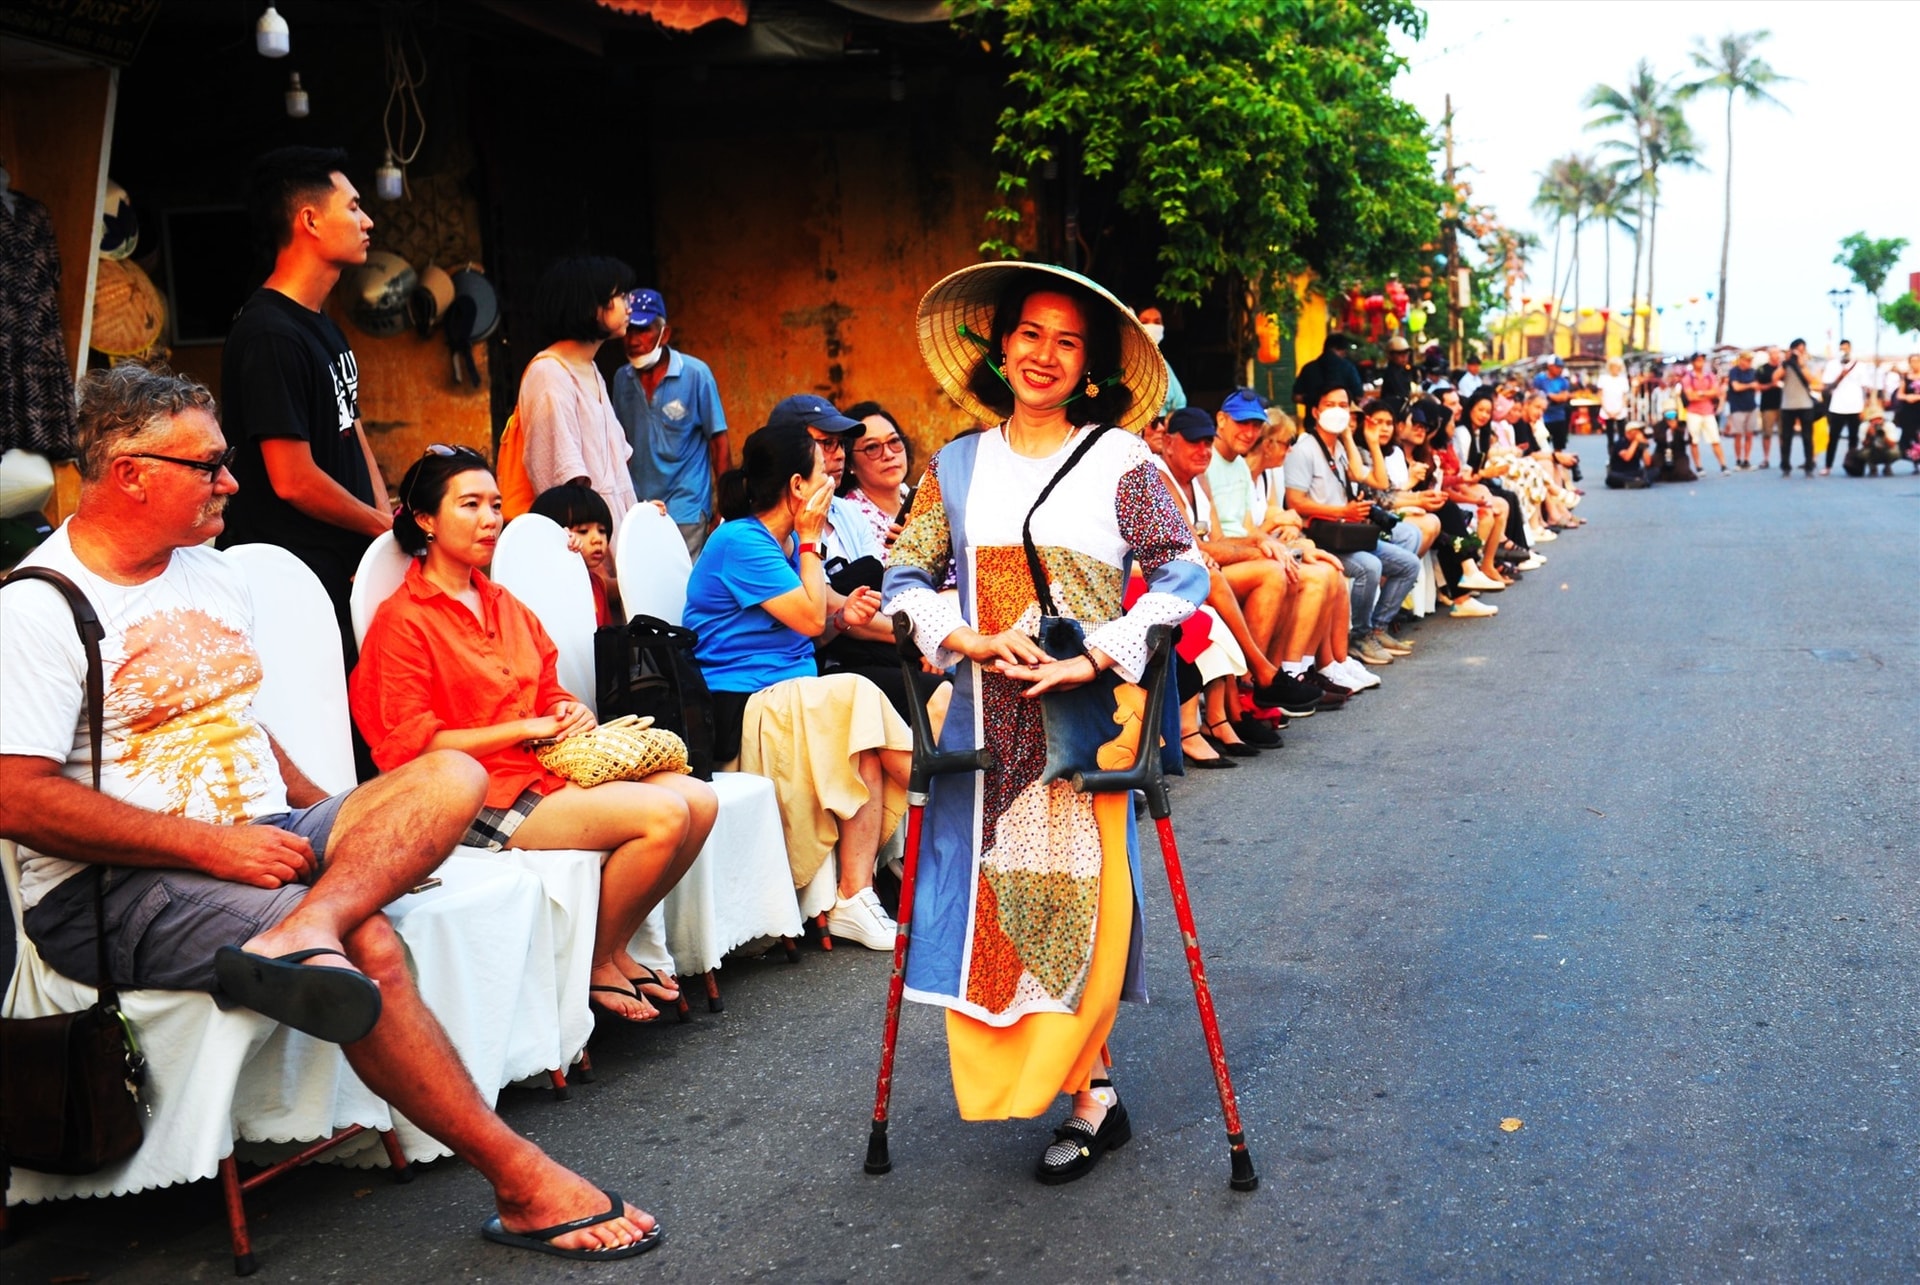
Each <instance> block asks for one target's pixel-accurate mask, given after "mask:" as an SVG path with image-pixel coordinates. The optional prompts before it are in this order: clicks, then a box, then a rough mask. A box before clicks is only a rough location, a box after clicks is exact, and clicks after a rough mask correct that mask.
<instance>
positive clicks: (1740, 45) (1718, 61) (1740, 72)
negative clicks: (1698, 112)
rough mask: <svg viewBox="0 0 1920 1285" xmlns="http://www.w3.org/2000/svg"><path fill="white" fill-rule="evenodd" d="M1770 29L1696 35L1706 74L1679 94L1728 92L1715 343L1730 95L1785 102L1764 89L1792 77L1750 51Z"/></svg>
mask: <svg viewBox="0 0 1920 1285" xmlns="http://www.w3.org/2000/svg"><path fill="white" fill-rule="evenodd" d="M1771 34H1772V33H1771V32H1767V31H1745V32H1737V33H1736V32H1732V31H1729V32H1728V33H1727V34H1726V35H1724V36H1722V37H1720V41H1719V43H1718V44H1717V45H1713V46H1709V45H1708V44H1707V42H1706V41H1705V40H1702V39H1701V38H1700V37H1698V36H1695V37H1694V40H1693V49H1692V51H1691V52H1689V53H1688V55H1687V56H1688V58H1690V59H1691V60H1692V62H1693V67H1694V70H1695V71H1699V72H1703V73H1705V74H1704V75H1702V76H1701V78H1700V79H1699V80H1695V81H1690V82H1688V83H1687V84H1685V85H1683V86H1681V88H1680V97H1681V98H1682V99H1690V98H1694V97H1697V96H1698V95H1700V94H1703V93H1706V92H1707V91H1708V90H1724V91H1725V92H1726V95H1727V160H1726V167H1725V168H1726V200H1725V210H1724V212H1723V215H1722V219H1723V222H1722V226H1721V230H1720V293H1719V295H1718V296H1716V298H1715V303H1716V305H1717V306H1718V315H1717V316H1716V317H1715V319H1714V325H1713V342H1714V343H1715V344H1718V343H1720V341H1721V340H1722V339H1724V338H1725V337H1726V331H1727V251H1728V248H1729V247H1730V246H1731V245H1732V243H1733V100H1734V99H1735V98H1736V97H1738V96H1739V95H1742V94H1744V95H1746V99H1747V102H1748V103H1769V104H1771V105H1773V106H1775V107H1782V108H1784V107H1785V106H1786V104H1785V103H1783V102H1781V101H1780V100H1779V99H1778V98H1775V97H1774V96H1773V95H1772V94H1771V93H1769V92H1768V90H1769V89H1771V88H1772V87H1773V86H1775V85H1780V84H1784V83H1786V82H1787V81H1788V80H1790V79H1792V78H1791V77H1789V76H1782V75H1781V74H1780V73H1779V72H1777V71H1775V70H1774V69H1773V68H1772V67H1770V66H1768V65H1767V60H1766V59H1764V58H1756V57H1755V56H1754V52H1753V51H1754V49H1755V48H1756V47H1758V45H1759V44H1760V42H1761V41H1763V40H1765V39H1767V38H1768V37H1769V36H1770V35H1771Z"/></svg>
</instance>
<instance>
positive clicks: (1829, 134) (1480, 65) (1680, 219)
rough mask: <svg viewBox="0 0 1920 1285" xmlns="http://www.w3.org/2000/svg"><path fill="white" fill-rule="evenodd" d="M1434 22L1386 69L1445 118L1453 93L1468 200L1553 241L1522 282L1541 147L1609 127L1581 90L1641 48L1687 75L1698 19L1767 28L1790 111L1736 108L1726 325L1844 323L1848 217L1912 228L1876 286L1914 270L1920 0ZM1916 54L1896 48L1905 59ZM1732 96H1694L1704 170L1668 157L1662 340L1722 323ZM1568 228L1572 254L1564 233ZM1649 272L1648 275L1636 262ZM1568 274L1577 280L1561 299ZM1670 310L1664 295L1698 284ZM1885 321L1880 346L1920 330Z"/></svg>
mask: <svg viewBox="0 0 1920 1285" xmlns="http://www.w3.org/2000/svg"><path fill="white" fill-rule="evenodd" d="M1424 7H1425V9H1426V11H1427V18H1428V23H1427V35H1426V38H1425V39H1424V40H1422V41H1420V42H1418V43H1417V44H1415V43H1413V42H1410V41H1406V40H1404V39H1402V40H1400V41H1398V42H1397V43H1398V44H1399V46H1400V48H1401V50H1402V52H1403V53H1404V54H1406V56H1407V58H1408V61H1409V63H1410V64H1411V65H1410V67H1409V69H1408V70H1407V72H1406V73H1404V74H1403V75H1402V76H1401V77H1400V78H1399V79H1398V80H1396V82H1395V89H1396V91H1397V92H1398V93H1399V94H1400V96H1401V97H1402V98H1405V99H1406V100H1407V101H1409V102H1411V103H1412V104H1413V105H1414V106H1415V107H1417V108H1419V109H1420V111H1421V112H1423V113H1424V114H1425V115H1426V117H1427V119H1428V120H1429V121H1432V122H1436V123H1437V122H1438V121H1439V120H1440V118H1441V116H1442V115H1443V114H1444V108H1443V105H1442V104H1443V100H1444V97H1445V95H1446V94H1448V93H1451V94H1452V95H1453V109H1454V157H1455V161H1456V163H1457V164H1471V165H1472V166H1473V167H1474V172H1473V173H1472V174H1470V175H1468V179H1469V181H1470V182H1471V183H1472V184H1473V188H1474V199H1475V200H1476V201H1481V202H1486V203H1489V204H1491V205H1492V206H1493V207H1494V209H1495V210H1496V211H1497V212H1498V213H1499V215H1500V217H1501V219H1502V220H1503V221H1505V222H1506V223H1507V224H1508V225H1509V226H1512V227H1516V228H1529V229H1531V230H1533V231H1534V232H1536V233H1537V234H1538V235H1539V236H1540V237H1541V240H1542V242H1543V246H1542V249H1541V250H1540V251H1539V252H1538V254H1537V256H1536V257H1535V258H1534V260H1533V261H1532V265H1531V272H1532V275H1533V283H1532V287H1531V291H1530V292H1531V293H1532V294H1533V295H1535V296H1536V297H1541V296H1544V295H1546V294H1547V293H1548V292H1549V287H1548V286H1547V284H1546V280H1547V276H1548V273H1549V269H1550V267H1551V257H1552V254H1553V229H1552V227H1551V226H1547V225H1545V221H1544V220H1543V219H1541V218H1540V217H1539V216H1537V215H1535V214H1534V213H1533V212H1532V210H1531V209H1530V208H1529V207H1530V205H1531V202H1532V199H1533V196H1534V193H1535V192H1536V191H1537V190H1538V188H1539V175H1540V172H1541V171H1542V170H1544V169H1545V168H1546V166H1547V163H1548V162H1549V161H1551V160H1553V159H1554V158H1555V157H1558V156H1563V155H1565V154H1567V153H1568V152H1570V151H1580V152H1592V151H1594V150H1596V146H1597V144H1598V143H1599V141H1600V139H1601V138H1602V137H1604V135H1603V134H1602V133H1600V132H1598V131H1595V132H1588V131H1587V130H1586V129H1585V128H1584V125H1585V123H1586V121H1587V120H1588V118H1589V117H1590V116H1591V115H1592V113H1591V112H1589V111H1588V110H1586V109H1585V108H1583V107H1582V106H1581V105H1580V104H1581V101H1582V99H1583V98H1584V97H1585V96H1586V93H1587V91H1588V90H1589V89H1590V88H1592V87H1593V85H1595V84H1596V83H1601V82H1604V83H1606V84H1609V85H1612V86H1614V87H1615V88H1622V87H1624V86H1625V85H1626V83H1627V80H1628V77H1629V73H1630V72H1631V70H1632V68H1633V64H1634V61H1635V59H1637V58H1640V57H1642V56H1645V57H1646V58H1648V59H1649V60H1650V61H1651V62H1652V63H1653V67H1654V71H1655V73H1656V74H1658V75H1662V76H1668V75H1674V74H1676V73H1680V74H1682V75H1683V78H1684V79H1692V78H1693V73H1692V65H1691V62H1690V60H1689V59H1688V57H1687V52H1688V50H1689V49H1690V48H1691V46H1692V44H1693V38H1694V37H1695V36H1701V37H1704V38H1706V39H1707V40H1709V41H1713V40H1717V38H1718V37H1719V36H1720V35H1722V34H1724V33H1726V32H1727V31H1730V30H1733V31H1752V30H1756V29H1765V30H1768V31H1771V32H1772V33H1773V35H1772V38H1771V39H1769V40H1766V41H1764V42H1762V44H1761V45H1760V48H1759V50H1758V52H1759V54H1760V56H1761V57H1764V58H1765V59H1766V60H1767V61H1768V62H1769V63H1771V64H1772V65H1773V68H1774V70H1775V71H1777V72H1780V73H1781V74H1783V75H1787V76H1792V77H1794V82H1793V83H1790V84H1786V85H1782V86H1780V87H1778V89H1777V90H1776V97H1778V98H1779V99H1780V100H1781V101H1782V102H1784V103H1785V104H1786V106H1787V110H1786V111H1781V110H1780V109H1778V108H1773V107H1769V106H1765V105H1761V106H1753V107H1749V106H1746V105H1745V104H1744V102H1739V103H1736V105H1735V107H1734V120H1733V129H1734V138H1733V143H1734V156H1735V165H1734V173H1733V247H1732V257H1731V260H1730V262H1729V265H1728V278H1727V296H1728V298H1727V342H1728V343H1735V344H1757V343H1765V342H1785V341H1787V340H1789V339H1792V338H1794V337H1795V336H1797V335H1803V336H1804V337H1805V338H1806V339H1807V341H1808V344H1809V346H1811V347H1812V348H1813V349H1814V350H1816V351H1819V350H1820V349H1821V348H1822V347H1823V346H1824V345H1825V344H1826V343H1827V342H1828V340H1829V338H1830V337H1831V332H1832V331H1833V330H1834V328H1835V324H1836V322H1835V314H1834V308H1833V304H1832V302H1831V301H1830V300H1829V299H1828V298H1827V291H1828V290H1829V289H1831V288H1833V287H1836V286H1844V285H1849V284H1851V278H1850V277H1849V276H1848V274H1847V271H1846V269H1844V268H1842V267H1840V266H1838V265H1837V264H1835V263H1834V262H1833V257H1834V255H1835V254H1837V253H1839V244H1838V242H1839V240H1840V238H1841V237H1843V236H1845V235H1847V234H1848V233H1851V232H1859V231H1864V232H1865V233H1866V234H1867V235H1868V236H1870V237H1895V236H1904V237H1906V238H1908V239H1909V240H1910V241H1913V242H1915V244H1914V245H1913V246H1909V247H1908V249H1907V250H1906V252H1905V254H1904V255H1903V257H1902V259H1901V262H1900V264H1899V266H1898V267H1897V268H1896V269H1895V270H1894V272H1893V274H1892V275H1891V276H1889V278H1888V280H1887V285H1886V287H1885V292H1884V293H1885V296H1886V297H1891V296H1892V295H1893V294H1894V293H1896V292H1897V291H1898V290H1900V289H1902V288H1904V287H1905V285H1906V282H1907V276H1908V274H1909V273H1911V272H1920V218H1916V217H1915V213H1914V212H1915V211H1916V209H1920V169H1917V168H1916V167H1915V165H1914V163H1913V156H1914V148H1915V143H1914V134H1913V126H1914V121H1915V112H1914V80H1913V73H1912V71H1911V59H1912V58H1913V56H1914V51H1915V50H1916V49H1917V48H1920V4H1916V3H1913V2H1912V0H1878V2H1870V3H1854V2H1852V0H1827V2H1826V3H1822V4H1804V3H1775V2H1773V0H1742V2H1740V3H1728V2H1724V0H1722V2H1716V0H1658V2H1657V3H1648V2H1645V0H1526V2H1524V3H1514V2H1512V0H1426V3H1425V6H1424ZM1903 64H1905V65H1903ZM1725 108H1726V97H1725V95H1713V94H1709V95H1706V96H1703V97H1701V98H1699V99H1696V100H1695V101H1694V103H1693V104H1692V105H1691V106H1690V107H1689V109H1688V119H1689V121H1690V122H1691V123H1692V125H1693V129H1694V133H1695V135H1696V136H1697V137H1698V138H1699V141H1700V144H1701V162H1702V164H1703V165H1704V166H1705V169H1704V170H1703V171H1702V172H1698V173H1681V172H1674V171H1664V170H1663V171H1662V177H1661V190H1662V201H1661V210H1660V224H1659V242H1660V244H1659V263H1658V265H1657V270H1656V273H1655V281H1654V287H1655V291H1656V297H1655V299H1654V300H1653V302H1655V303H1657V304H1662V305H1665V306H1666V309H1667V311H1666V312H1665V314H1663V316H1662V327H1663V328H1662V338H1663V341H1664V342H1663V346H1664V347H1666V348H1667V349H1669V350H1675V349H1681V348H1684V347H1686V346H1688V342H1689V341H1688V337H1687V330H1686V325H1685V323H1686V321H1687V320H1688V319H1689V318H1704V319H1705V320H1706V322H1707V328H1706V333H1705V342H1707V343H1711V342H1712V339H1713V329H1712V323H1713V304H1712V303H1710V302H1709V301H1708V300H1707V298H1706V294H1707V292H1708V291H1710V290H1715V289H1716V288H1717V280H1718V276H1719V267H1720V231H1721V209H1722V206H1721V201H1722V183H1723V181H1724V174H1725V171H1724V169H1723V166H1724V161H1725V156H1726V143H1725V121H1726V116H1725ZM1570 240H1571V237H1570V236H1568V237H1563V248H1562V251H1561V254H1562V258H1561V270H1562V272H1563V273H1564V272H1565V270H1566V264H1567V258H1566V256H1567V254H1568V253H1570V250H1569V248H1568V247H1567V244H1566V243H1567V242H1569V241H1570ZM1632 272H1633V239H1632V235H1631V234H1630V233H1623V232H1616V233H1615V235H1614V244H1613V300H1614V304H1615V307H1616V309H1617V308H1618V307H1620V306H1621V305H1622V304H1623V303H1624V302H1625V299H1626V296H1627V287H1628V281H1629V278H1630V277H1631V275H1632ZM1580 276H1581V302H1582V304H1584V305H1585V306H1588V307H1597V306H1599V305H1600V303H1601V302H1602V296H1603V294H1604V290H1603V286H1604V284H1605V282H1604V276H1605V274H1604V272H1603V271H1602V253H1601V244H1600V237H1599V235H1598V232H1597V230H1596V229H1589V230H1588V231H1587V232H1586V233H1585V234H1584V235H1583V237H1582V250H1581V273H1580ZM1641 280H1642V285H1643V288H1644V282H1645V276H1644V271H1643V275H1642V278H1641ZM1571 294H1572V292H1571V291H1568V295H1569V297H1571ZM1694 295H1698V296H1700V300H1701V302H1700V303H1699V304H1697V305H1692V306H1689V307H1686V308H1684V309H1683V310H1682V311H1681V312H1680V313H1679V314H1678V317H1679V320H1678V322H1676V320H1675V318H1676V313H1675V311H1674V308H1673V305H1674V304H1675V303H1676V302H1679V301H1682V300H1686V299H1688V298H1690V297H1691V296H1694ZM1847 330H1848V331H1849V332H1850V335H1849V337H1850V338H1852V339H1853V341H1854V345H1855V351H1856V352H1859V353H1860V354H1861V355H1867V354H1868V353H1869V352H1870V350H1871V348H1872V343H1873V334H1872V331H1873V323H1872V318H1871V315H1870V305H1869V304H1867V302H1866V301H1865V299H1864V297H1863V296H1862V294H1861V293H1860V292H1859V290H1858V289H1857V288H1856V290H1855V293H1854V296H1853V298H1852V300H1851V301H1850V302H1849V304H1848V308H1847ZM1915 343H1916V341H1915V340H1913V339H1911V338H1904V339H1903V338H1899V337H1896V336H1894V335H1893V333H1892V332H1891V331H1889V330H1885V329H1884V328H1883V331H1882V338H1881V346H1882V349H1883V350H1884V351H1887V352H1889V353H1891V352H1894V351H1904V350H1905V349H1906V348H1908V347H1911V346H1914V345H1915Z"/></svg>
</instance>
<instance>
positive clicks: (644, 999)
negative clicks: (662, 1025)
mask: <svg viewBox="0 0 1920 1285" xmlns="http://www.w3.org/2000/svg"><path fill="white" fill-rule="evenodd" d="M595 991H606V992H607V993H608V994H609V995H625V996H626V997H627V998H628V999H637V1000H639V1001H640V1002H641V1003H642V1004H651V1003H653V999H652V997H651V996H647V995H642V994H641V993H640V992H639V991H637V990H629V989H628V988H627V987H625V986H589V987H587V1002H588V1003H589V1004H592V1005H594V1006H595V1007H597V1008H598V1009H599V1010H600V1011H601V1012H603V1013H605V1014H606V1015H607V1016H608V1017H611V1018H612V1019H613V1020H614V1021H616V1022H625V1023H626V1024H627V1025H629V1026H645V1025H646V1024H647V1023H648V1022H657V1021H659V1020H660V1010H659V1009H657V1008H656V1009H654V1010H653V1016H652V1017H628V1016H627V1015H626V1014H625V1013H616V1012H614V1011H613V1010H612V1009H610V1008H608V1007H607V1006H606V1005H605V1004H602V1003H600V1002H599V1001H597V1000H595V999H594V998H593V992H595Z"/></svg>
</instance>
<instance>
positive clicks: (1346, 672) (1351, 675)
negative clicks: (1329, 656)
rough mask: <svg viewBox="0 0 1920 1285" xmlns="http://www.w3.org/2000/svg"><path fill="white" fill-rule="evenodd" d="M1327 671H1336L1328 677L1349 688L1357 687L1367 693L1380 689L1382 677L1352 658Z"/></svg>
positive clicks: (1334, 665) (1330, 666)
mask: <svg viewBox="0 0 1920 1285" xmlns="http://www.w3.org/2000/svg"><path fill="white" fill-rule="evenodd" d="M1327 669H1331V670H1333V671H1334V672H1333V673H1331V674H1327V677H1328V678H1331V679H1333V681H1334V682H1336V683H1345V684H1346V685H1347V686H1348V687H1355V688H1358V689H1359V690H1361V691H1366V690H1367V689H1368V688H1369V687H1378V686H1379V685H1380V675H1378V674H1376V673H1374V672H1373V671H1372V670H1371V669H1368V668H1367V667H1366V666H1365V665H1363V664H1361V663H1360V662H1359V661H1358V660H1356V659H1354V658H1353V657H1352V656H1349V657H1347V658H1346V659H1345V660H1343V661H1339V662H1337V663H1335V664H1333V665H1329V666H1327ZM1320 672H1321V673H1326V670H1324V669H1323V670H1321V671H1320Z"/></svg>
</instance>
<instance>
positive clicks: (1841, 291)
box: [1827, 286, 1853, 340]
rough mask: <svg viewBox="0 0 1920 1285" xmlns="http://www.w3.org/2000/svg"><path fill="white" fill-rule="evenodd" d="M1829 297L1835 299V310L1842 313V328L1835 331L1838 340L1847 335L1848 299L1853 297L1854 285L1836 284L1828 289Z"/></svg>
mask: <svg viewBox="0 0 1920 1285" xmlns="http://www.w3.org/2000/svg"><path fill="white" fill-rule="evenodd" d="M1827 298H1829V299H1831V300H1833V310H1834V311H1835V312H1837V313H1839V314H1840V329H1839V330H1838V331H1836V332H1835V333H1834V338H1835V339H1836V340H1840V339H1845V338H1846V337H1847V300H1849V299H1851V298H1853V287H1852V286H1835V287H1834V288H1833V289H1831V290H1829V291H1827Z"/></svg>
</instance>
